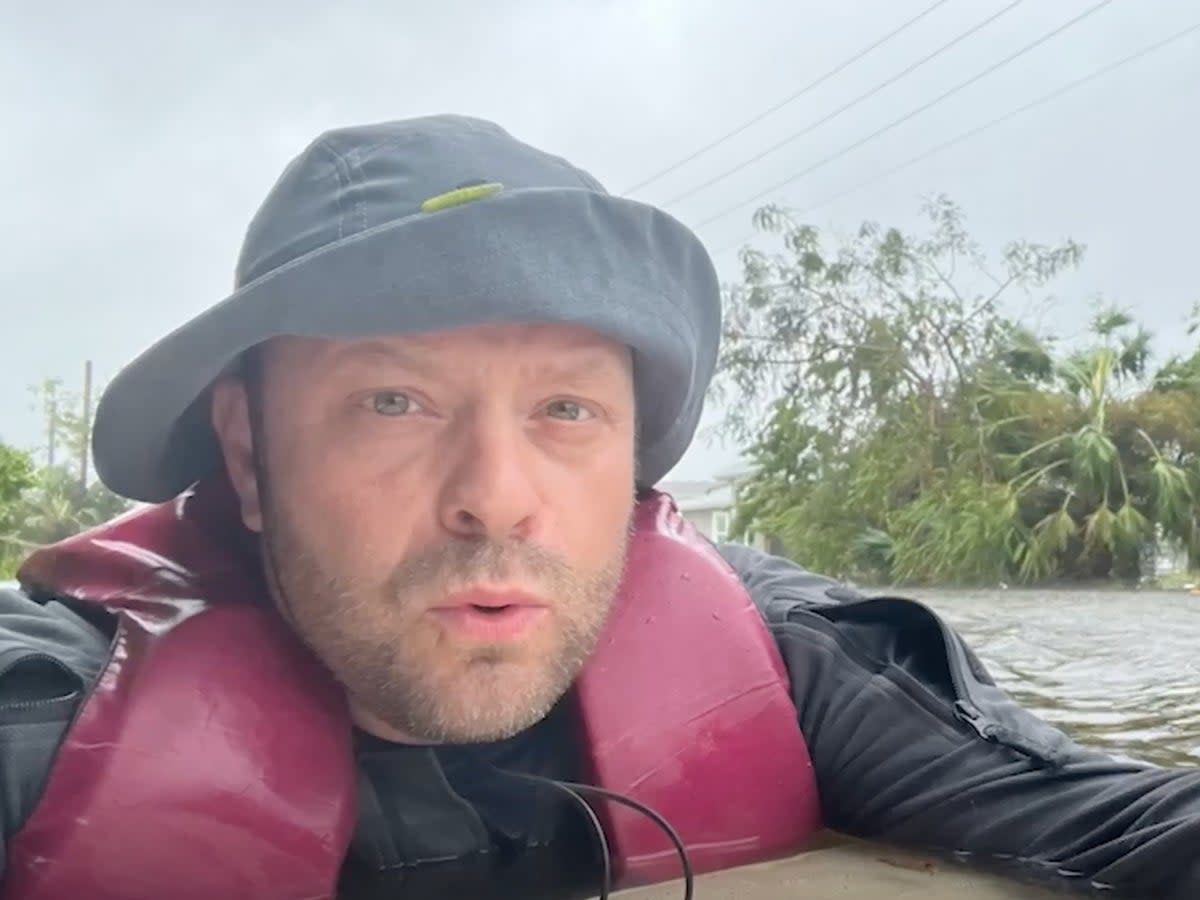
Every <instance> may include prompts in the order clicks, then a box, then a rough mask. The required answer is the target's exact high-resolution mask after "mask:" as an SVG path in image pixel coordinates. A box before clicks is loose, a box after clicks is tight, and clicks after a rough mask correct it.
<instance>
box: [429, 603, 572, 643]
mask: <svg viewBox="0 0 1200 900" xmlns="http://www.w3.org/2000/svg"><path fill="white" fill-rule="evenodd" d="M431 612H432V614H433V615H434V617H435V618H436V619H437V620H438V621H439V622H440V623H441V625H442V627H443V628H444V629H445V630H446V631H447V632H449V633H450V634H451V635H452V636H454V637H455V638H457V639H459V640H464V641H476V642H482V643H503V642H508V641H518V640H520V639H521V638H523V637H525V636H526V635H527V634H528V633H529V632H530V631H532V630H533V628H534V627H535V626H536V625H537V623H538V622H540V621H541V620H542V619H543V618H544V617H545V616H546V615H547V614H548V613H549V609H548V608H547V607H546V605H545V604H544V603H543V602H542V601H541V600H539V599H538V598H537V597H534V596H532V595H530V594H526V593H523V592H519V591H490V590H489V591H485V590H470V591H462V592H460V593H457V594H452V595H451V596H449V597H447V598H446V600H445V602H443V603H441V604H439V605H438V606H436V607H434V608H433V609H432V610H431Z"/></svg>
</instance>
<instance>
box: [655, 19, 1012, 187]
mask: <svg viewBox="0 0 1200 900" xmlns="http://www.w3.org/2000/svg"><path fill="white" fill-rule="evenodd" d="M1024 2H1025V0H1013V2H1012V3H1010V4H1008V6H1006V7H1004V9H1002V10H1000V11H999V12H997V13H993V14H992V15H990V16H988V17H987V18H986V19H984V20H983V21H982V22H980V23H978V24H977V25H974V26H972V27H971V28H968V29H967V30H966V31H964V32H963V33H962V34H960V35H958V36H957V37H956V38H954V39H953V40H952V41H950V42H949V43H946V44H943V45H942V46H940V47H938V48H937V49H936V50H934V51H933V52H932V53H930V54H929V55H928V56H925V57H922V58H921V59H919V60H917V61H916V62H915V63H913V64H912V65H910V66H909V67H908V68H906V69H904V70H903V71H900V72H897V73H896V74H895V75H893V76H891V77H890V78H887V79H885V80H884V81H881V82H880V83H879V84H877V85H875V87H873V88H871V89H870V90H869V91H867V92H866V93H864V94H859V95H858V96H857V97H855V98H854V99H853V100H851V101H850V102H849V103H846V104H844V105H843V106H840V107H838V108H837V109H835V110H834V111H833V112H831V113H829V114H828V115H826V116H824V117H823V118H820V119H817V120H816V121H815V122H810V123H809V124H807V125H805V126H804V127H803V128H802V129H800V130H799V131H797V132H794V133H793V134H790V135H788V136H787V137H785V138H784V139H783V140H782V141H779V142H778V143H777V144H772V145H771V146H770V147H768V148H767V149H766V150H763V151H761V152H760V153H757V154H755V155H754V156H752V157H750V158H749V159H747V160H743V161H742V162H740V163H738V164H737V165H736V166H734V167H733V168H732V169H726V170H725V171H724V172H722V173H721V174H720V175H715V176H713V177H712V178H710V179H708V181H705V182H704V183H702V184H698V185H696V186H695V187H693V188H691V189H690V190H687V191H684V192H683V193H682V194H680V195H679V196H677V197H673V198H671V199H670V200H668V201H667V202H666V203H664V204H663V206H667V207H671V206H674V205H675V204H676V203H682V202H683V201H684V200H687V199H688V198H689V197H693V196H695V195H696V194H698V193H700V192H701V191H703V190H706V189H708V188H710V187H712V186H713V185H714V184H717V183H718V182H721V181H724V180H725V179H726V178H728V177H729V176H730V175H736V174H737V173H738V172H740V171H742V170H743V169H745V168H746V167H748V166H752V165H754V163H756V162H758V161H759V160H761V159H763V158H764V157H767V156H770V155H771V154H772V153H774V152H775V151H776V150H780V149H782V148H784V147H786V146H787V145H788V144H790V143H792V142H793V141H796V140H799V139H800V138H802V137H804V136H805V135H806V134H809V133H811V132H813V131H815V130H816V129H818V128H820V127H821V126H822V125H824V124H826V123H827V122H832V121H833V120H834V119H836V118H837V117H838V116H840V115H841V114H842V113H844V112H847V111H848V110H851V109H853V108H854V107H856V106H858V105H859V104H860V103H862V102H863V101H865V100H870V99H871V98H872V97H874V96H875V95H876V94H878V93H880V92H881V91H882V90H884V89H885V88H888V87H890V86H891V85H893V84H895V83H896V82H897V81H900V80H901V79H902V78H905V77H907V76H908V75H911V74H912V73H913V72H915V71H916V70H917V69H919V68H921V66H923V65H925V64H926V63H928V62H931V61H933V60H934V59H936V58H937V57H939V56H941V55H942V54H943V53H945V52H946V51H947V50H949V49H951V48H952V47H954V46H956V45H958V44H961V43H962V42H963V41H965V40H966V39H967V38H969V37H971V36H972V35H973V34H975V33H977V32H979V31H982V30H983V29H984V28H986V27H987V26H988V25H991V24H992V23H993V22H995V21H996V20H997V19H999V18H1000V17H1001V16H1003V15H1005V14H1006V13H1009V12H1011V11H1012V10H1014V9H1016V8H1017V7H1018V6H1020V5H1021V4H1022V3H1024Z"/></svg>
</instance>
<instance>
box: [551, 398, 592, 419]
mask: <svg viewBox="0 0 1200 900" xmlns="http://www.w3.org/2000/svg"><path fill="white" fill-rule="evenodd" d="M546 412H547V413H548V414H549V415H550V416H552V417H553V418H555V419H565V420H566V421H568V422H578V421H581V420H583V419H586V418H587V417H588V416H590V415H591V413H590V412H589V411H588V410H587V409H585V408H584V406H583V405H582V404H580V403H575V402H574V401H572V400H555V401H554V402H553V403H551V404H550V405H549V406H547V407H546Z"/></svg>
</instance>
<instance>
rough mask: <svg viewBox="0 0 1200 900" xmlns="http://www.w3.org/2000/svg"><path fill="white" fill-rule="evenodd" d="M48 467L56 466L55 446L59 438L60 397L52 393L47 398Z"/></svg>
mask: <svg viewBox="0 0 1200 900" xmlns="http://www.w3.org/2000/svg"><path fill="white" fill-rule="evenodd" d="M46 430H47V432H49V433H48V434H47V435H46V465H48V466H51V467H53V465H54V445H55V439H56V438H57V437H58V395H57V394H55V393H51V394H50V396H49V397H47V398H46Z"/></svg>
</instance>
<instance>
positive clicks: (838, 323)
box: [719, 198, 1200, 583]
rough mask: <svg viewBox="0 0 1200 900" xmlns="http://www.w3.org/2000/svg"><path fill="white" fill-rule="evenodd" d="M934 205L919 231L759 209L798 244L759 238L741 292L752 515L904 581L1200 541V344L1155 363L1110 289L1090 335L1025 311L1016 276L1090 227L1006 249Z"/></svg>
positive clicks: (1100, 573)
mask: <svg viewBox="0 0 1200 900" xmlns="http://www.w3.org/2000/svg"><path fill="white" fill-rule="evenodd" d="M926 212H927V215H928V217H929V225H930V227H929V230H928V233H927V234H925V235H923V236H916V237H914V236H909V235H905V234H902V233H901V232H899V231H897V230H896V229H881V228H879V227H878V226H876V225H873V224H868V225H866V226H864V227H863V228H862V229H861V230H860V231H859V232H858V234H857V235H856V236H854V237H852V238H850V239H848V240H846V241H844V242H843V243H842V244H841V245H840V246H836V247H835V248H834V249H832V250H831V249H828V248H827V247H826V243H827V241H825V240H822V238H821V236H820V235H819V234H818V233H817V232H816V231H815V229H812V228H811V227H808V226H800V225H796V224H795V223H792V222H790V221H789V220H788V219H787V218H786V217H784V216H782V214H780V213H778V212H777V211H770V210H768V211H767V212H765V213H763V214H762V215H760V217H759V221H760V224H761V225H763V226H764V227H766V228H768V229H774V230H776V231H778V232H780V233H781V234H782V236H783V241H784V246H785V251H784V252H783V253H780V254H776V255H774V256H767V255H766V254H763V253H760V252H754V251H750V252H747V253H745V254H744V256H743V259H744V261H745V264H746V265H745V269H746V273H745V280H744V282H743V283H742V284H740V285H738V286H736V287H734V288H733V289H731V290H730V291H729V292H728V297H727V303H728V310H729V314H728V323H729V324H728V329H727V335H726V338H727V341H728V343H727V346H726V348H725V351H724V355H723V357H722V361H721V373H720V376H721V385H720V388H721V391H722V392H723V393H722V394H719V396H721V397H722V399H724V400H725V401H726V404H727V406H729V407H730V408H731V409H732V411H733V412H732V415H731V416H730V420H729V422H728V424H727V427H728V428H729V429H730V430H731V431H732V432H733V433H735V434H739V435H741V436H743V437H745V436H749V437H750V444H749V446H750V457H751V460H752V461H753V463H754V464H755V475H754V476H753V477H752V478H751V479H750V480H749V481H748V482H747V483H746V484H745V485H744V486H743V488H742V490H741V492H740V494H739V502H738V509H737V516H736V518H735V522H734V528H735V529H736V530H738V531H741V532H743V533H744V532H746V531H750V530H754V531H758V532H767V533H771V534H774V535H776V536H778V537H779V538H780V539H781V540H782V541H783V544H784V547H785V550H786V552H787V553H788V554H789V555H791V556H793V557H794V558H796V559H798V560H800V561H801V562H803V563H805V564H806V565H809V566H811V567H812V568H815V569H819V570H821V571H825V572H828V573H830V574H835V575H841V576H847V577H861V578H872V579H875V578H883V579H889V580H894V581H915V582H950V581H954V582H966V581H973V582H985V583H986V582H991V583H995V582H996V581H1001V580H1014V579H1017V580H1025V581H1032V580H1037V579H1046V578H1064V577H1065V578H1099V577H1109V576H1117V577H1122V578H1134V577H1137V575H1138V573H1139V564H1140V560H1141V557H1142V555H1143V551H1144V549H1145V548H1146V546H1147V544H1148V543H1150V542H1153V541H1155V540H1160V539H1175V540H1178V541H1180V542H1181V543H1182V544H1183V545H1185V546H1187V547H1188V548H1189V550H1190V552H1191V554H1192V556H1193V559H1194V560H1200V524H1198V523H1197V516H1196V512H1195V510H1196V507H1197V504H1196V502H1195V501H1196V499H1197V497H1200V353H1198V354H1197V355H1195V356H1193V357H1189V358H1176V359H1172V360H1169V361H1168V362H1167V364H1166V365H1164V366H1163V367H1162V368H1161V369H1159V370H1158V371H1153V369H1152V365H1151V361H1152V357H1151V336H1150V335H1149V334H1148V333H1147V332H1146V331H1145V329H1143V328H1141V327H1140V326H1138V324H1137V323H1136V322H1135V321H1134V320H1133V319H1132V317H1131V316H1129V315H1128V314H1127V313H1124V312H1121V311H1119V310H1115V309H1112V308H1101V309H1099V310H1098V312H1097V313H1096V316H1095V318H1094V319H1093V321H1092V325H1091V329H1090V332H1089V334H1088V335H1087V338H1086V340H1085V341H1084V342H1083V344H1082V345H1081V346H1072V347H1066V346H1060V345H1059V344H1058V343H1057V342H1055V341H1053V340H1050V339H1048V338H1046V337H1044V336H1042V335H1039V334H1036V333H1034V332H1033V331H1030V330H1029V329H1026V328H1023V327H1021V326H1020V325H1018V324H1017V323H1016V322H1015V321H1013V320H1012V319H1011V318H1009V317H1008V316H1006V315H1005V314H1004V313H1003V311H1002V310H1001V309H1000V302H1001V300H1002V298H1003V297H1004V295H1005V294H1006V293H1009V292H1014V291H1031V290H1034V289H1039V288H1042V287H1044V286H1045V285H1047V284H1049V283H1050V282H1051V281H1052V279H1053V278H1054V277H1055V276H1057V275H1058V274H1060V273H1061V272H1063V271H1064V270H1066V269H1068V268H1071V267H1074V266H1076V265H1077V264H1078V263H1079V261H1080V259H1081V257H1082V249H1081V248H1080V247H1079V245H1077V244H1075V243H1074V242H1070V241H1068V242H1065V243H1063V244H1062V245H1059V246H1054V247H1047V246H1042V245H1037V244H1031V243H1028V242H1015V243H1012V244H1010V245H1008V246H1007V247H1006V248H1005V249H1004V251H1003V253H1002V254H1001V257H1000V261H999V264H998V265H997V266H993V265H991V264H990V263H989V262H988V261H987V259H986V258H985V256H984V255H983V254H982V253H981V252H980V251H979V249H978V248H977V247H976V246H975V245H974V244H973V243H972V242H971V241H970V239H969V238H968V237H967V235H966V231H965V228H964V226H963V219H962V216H961V213H960V212H959V211H958V209H957V208H956V207H955V206H954V205H953V204H951V203H949V202H948V201H946V200H945V199H944V198H938V199H935V200H934V201H932V202H931V203H929V204H928V205H927V206H926ZM731 397H732V398H733V402H730V398H731Z"/></svg>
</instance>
